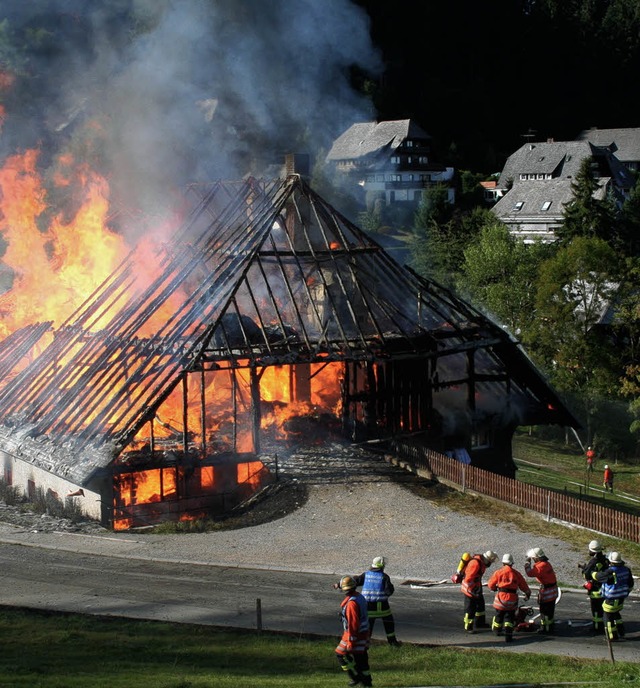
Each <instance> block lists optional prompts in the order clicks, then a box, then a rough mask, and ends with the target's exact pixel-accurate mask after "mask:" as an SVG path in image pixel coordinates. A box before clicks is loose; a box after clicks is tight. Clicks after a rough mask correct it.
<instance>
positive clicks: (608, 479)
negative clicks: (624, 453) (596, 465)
mask: <svg viewBox="0 0 640 688" xmlns="http://www.w3.org/2000/svg"><path fill="white" fill-rule="evenodd" d="M602 487H604V489H605V490H608V491H609V492H613V471H612V470H611V469H610V468H609V466H608V465H605V467H604V476H603V478H602Z"/></svg>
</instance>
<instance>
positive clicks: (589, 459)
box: [585, 447, 596, 473]
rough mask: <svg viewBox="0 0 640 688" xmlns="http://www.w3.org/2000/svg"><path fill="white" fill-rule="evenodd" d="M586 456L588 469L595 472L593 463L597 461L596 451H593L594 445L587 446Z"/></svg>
mask: <svg viewBox="0 0 640 688" xmlns="http://www.w3.org/2000/svg"><path fill="white" fill-rule="evenodd" d="M585 456H586V457H587V471H589V473H593V465H594V463H595V461H596V453H595V452H594V451H593V447H587V452H586V455H585Z"/></svg>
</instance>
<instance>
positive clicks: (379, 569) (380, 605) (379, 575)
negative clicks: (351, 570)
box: [355, 557, 400, 646]
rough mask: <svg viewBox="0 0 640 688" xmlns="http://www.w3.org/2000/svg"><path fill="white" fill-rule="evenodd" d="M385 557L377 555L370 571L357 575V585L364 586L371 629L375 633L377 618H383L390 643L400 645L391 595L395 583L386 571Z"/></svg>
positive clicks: (362, 590) (363, 591) (363, 590)
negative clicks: (390, 601)
mask: <svg viewBox="0 0 640 688" xmlns="http://www.w3.org/2000/svg"><path fill="white" fill-rule="evenodd" d="M385 564H386V562H385V559H384V557H375V558H374V560H373V562H372V563H371V567H370V568H369V570H368V571H365V572H364V573H361V574H360V575H359V576H356V577H355V581H356V585H358V586H362V589H361V592H362V594H363V596H364V599H365V600H367V613H368V615H369V629H370V631H371V635H373V626H374V624H375V622H376V619H382V623H383V625H384V631H385V633H386V635H387V642H388V643H389V645H393V646H398V645H400V643H399V641H398V639H397V638H396V624H395V619H394V618H393V614H392V612H391V607H390V605H389V597H391V595H393V593H394V587H393V583H392V582H391V578H389V575H388V574H387V573H385V571H384V567H385Z"/></svg>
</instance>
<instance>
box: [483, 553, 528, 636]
mask: <svg viewBox="0 0 640 688" xmlns="http://www.w3.org/2000/svg"><path fill="white" fill-rule="evenodd" d="M502 563H503V566H502V568H499V569H498V570H497V571H496V572H495V573H494V574H493V575H492V576H491V578H489V581H488V583H487V586H488V588H489V590H492V591H493V592H495V593H496V596H495V598H494V600H493V607H494V609H495V610H496V615H495V616H494V617H493V623H492V625H491V627H492V629H493V631H494V633H496V634H497V635H502V631H503V628H504V636H505V638H504V639H505V642H507V643H510V642H511V641H512V640H513V628H514V626H515V616H516V611H517V609H518V590H521V591H522V592H523V593H524V595H525V599H526V600H528V599H529V597H531V588H530V587H529V586H528V585H527V581H526V580H525V579H524V576H523V575H522V574H521V573H520V571H517V570H516V569H514V568H513V557H512V556H511V554H505V555H503V557H502Z"/></svg>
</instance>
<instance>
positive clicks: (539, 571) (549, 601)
mask: <svg viewBox="0 0 640 688" xmlns="http://www.w3.org/2000/svg"><path fill="white" fill-rule="evenodd" d="M524 571H525V573H526V574H527V576H529V578H535V579H536V580H537V581H538V583H540V589H539V590H538V606H539V607H540V630H539V631H538V633H553V617H554V616H555V611H556V600H557V599H558V579H557V578H556V573H555V571H554V570H553V566H551V564H550V563H549V559H548V557H546V556H545V553H544V552H543V551H542V549H541V548H540V547H534V548H533V549H530V550H529V551H528V552H527V559H526V561H525V563H524Z"/></svg>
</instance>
